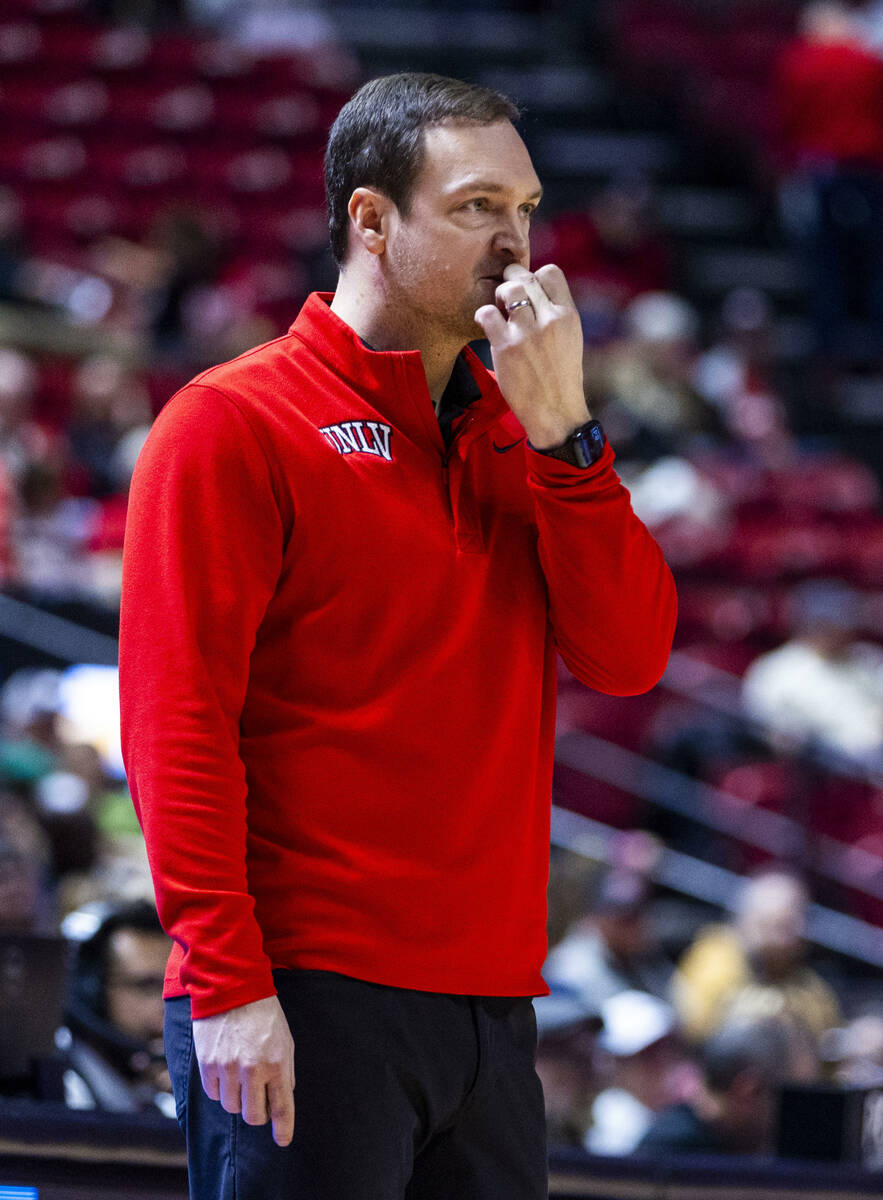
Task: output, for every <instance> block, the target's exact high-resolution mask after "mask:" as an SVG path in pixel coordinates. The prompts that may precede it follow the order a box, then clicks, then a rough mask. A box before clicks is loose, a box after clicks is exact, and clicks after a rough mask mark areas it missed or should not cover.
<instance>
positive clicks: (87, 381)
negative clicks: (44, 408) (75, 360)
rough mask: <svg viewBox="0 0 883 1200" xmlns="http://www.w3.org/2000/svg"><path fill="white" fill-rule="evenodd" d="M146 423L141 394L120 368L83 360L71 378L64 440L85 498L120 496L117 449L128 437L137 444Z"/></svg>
mask: <svg viewBox="0 0 883 1200" xmlns="http://www.w3.org/2000/svg"><path fill="white" fill-rule="evenodd" d="M151 420H152V412H151V407H150V398H149V396H148V394H147V390H146V388H145V387H144V385H143V383H141V382H140V380H138V378H137V377H136V376H135V375H134V374H133V373H132V372H131V371H130V370H128V369H127V368H126V367H125V366H123V364H122V363H121V362H119V361H118V360H117V359H112V358H106V357H100V356H96V357H93V358H87V359H84V360H83V362H82V363H81V364H80V365H79V367H78V368H77V370H76V373H75V375H74V384H73V411H72V413H71V419H70V422H69V424H68V428H67V435H68V441H69V443H70V447H71V452H72V456H73V459H74V462H75V463H76V464H77V465H78V466H79V467H80V468H81V470H82V471H83V472H84V475H85V479H84V484H85V487H86V489H87V490H88V493H89V494H90V495H92V496H97V497H103V496H107V495H109V494H111V493H113V492H117V491H120V490H123V489H122V488H121V486H120V485H121V472H120V466H119V461H118V452H119V446H120V444H121V442H122V441H123V439H124V438H125V437H126V436H127V435H129V434H131V433H133V432H140V433H141V434H142V439H141V440H142V442H143V439H144V437H146V436H147V432H148V430H149V428H150V423H151Z"/></svg>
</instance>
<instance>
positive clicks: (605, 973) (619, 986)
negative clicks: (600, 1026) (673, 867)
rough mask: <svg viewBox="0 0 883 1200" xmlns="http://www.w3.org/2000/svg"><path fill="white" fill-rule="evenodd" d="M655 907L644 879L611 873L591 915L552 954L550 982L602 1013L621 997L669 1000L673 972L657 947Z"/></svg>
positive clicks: (546, 971)
mask: <svg viewBox="0 0 883 1200" xmlns="http://www.w3.org/2000/svg"><path fill="white" fill-rule="evenodd" d="M652 901H653V893H652V889H651V886H650V884H649V881H648V880H647V878H646V877H645V876H644V875H642V874H639V873H638V872H636V871H629V870H625V869H623V868H614V869H612V870H610V871H608V872H607V873H606V874H605V876H604V878H603V879H602V881H601V886H600V888H599V889H598V891H597V892H596V893H595V895H594V896H591V897H587V902H586V905H585V907H586V910H587V911H586V912H585V913H584V915H582V916H580V917H579V918H578V919H577V920H576V921H575V922H574V924H573V926H572V927H571V928H570V929H569V930H568V932H567V934H566V936H565V937H564V938H563V939H562V940H561V941H560V942H559V943H558V945H557V946H555V947H554V948H553V949H552V950H551V951H550V952H549V956H548V958H547V959H546V963H545V966H544V968H543V975H544V977H545V979H546V981H547V982H548V983H550V984H552V983H553V982H554V983H557V984H563V985H565V986H567V987H571V988H574V989H575V990H576V991H577V992H578V993H579V995H580V996H581V997H582V999H583V1000H584V1001H585V1002H586V1003H587V1004H589V1005H591V1006H593V1007H594V1008H596V1009H598V1010H599V1011H600V1008H601V1005H602V1004H603V1003H604V1001H605V1000H609V999H610V998H611V996H616V995H618V994H619V993H620V992H625V991H632V990H635V991H638V992H649V993H650V995H652V996H658V997H665V996H667V995H668V989H669V984H670V981H671V976H672V970H673V968H672V966H671V964H670V963H669V962H668V960H667V959H666V958H665V957H664V956H663V954H662V952H661V951H660V949H659V947H658V945H656V944H655V942H656V939H655V937H654V932H653V928H652V916H651V910H652Z"/></svg>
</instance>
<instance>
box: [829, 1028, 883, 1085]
mask: <svg viewBox="0 0 883 1200" xmlns="http://www.w3.org/2000/svg"><path fill="white" fill-rule="evenodd" d="M822 1057H823V1058H824V1059H825V1061H826V1062H828V1063H831V1064H833V1066H834V1072H833V1073H834V1078H835V1079H836V1080H837V1082H838V1083H842V1084H845V1085H846V1086H847V1087H879V1086H881V1085H883V1012H880V1011H877V1012H868V1013H864V1014H862V1015H861V1016H858V1017H856V1018H855V1019H854V1020H852V1021H850V1022H849V1024H848V1025H846V1026H844V1027H843V1028H842V1029H830V1030H828V1033H827V1034H826V1035H825V1037H824V1038H823V1039H822Z"/></svg>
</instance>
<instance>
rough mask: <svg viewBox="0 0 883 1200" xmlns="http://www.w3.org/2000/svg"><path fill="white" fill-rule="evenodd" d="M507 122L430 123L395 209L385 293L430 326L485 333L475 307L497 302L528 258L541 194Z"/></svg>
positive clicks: (446, 331)
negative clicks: (409, 187) (512, 269)
mask: <svg viewBox="0 0 883 1200" xmlns="http://www.w3.org/2000/svg"><path fill="white" fill-rule="evenodd" d="M541 190H542V189H541V187H540V181H539V179H538V178H537V175H536V172H535V171H534V169H533V165H532V163H531V161H530V156H529V154H528V152H527V148H526V147H525V145H524V142H523V141H522V140H521V138H520V137H519V135H518V133H517V132H516V131H515V128H514V127H513V126H512V125H511V124H510V122H509V121H498V122H496V123H494V124H493V125H474V124H445V125H436V126H433V127H431V128H429V129H427V130H426V131H425V133H424V161H423V167H422V170H421V171H420V174H419V175H418V177H417V179H416V181H415V184H414V189H413V192H412V196H411V206H410V209H409V212H408V215H407V216H402V214H401V213H400V212H399V211H398V210H397V209H394V210H393V214H392V221H391V224H390V230H389V236H388V238H387V245H386V252H385V265H384V271H385V277H386V282H387V285H388V287H389V300H390V302H391V303H392V304H394V305H404V306H407V309H408V311H409V312H410V313H411V314H412V316H413V318H414V319H416V320H418V321H419V322H420V324H421V325H422V326H424V327H425V328H427V329H431V330H433V331H434V332H435V333H436V334H438V335H441V336H446V337H450V338H452V339H454V338H457V339H461V340H462V342H463V343H465V342H468V341H470V340H472V339H473V338H477V337H483V336H484V335H483V332H482V330H481V328H480V327H479V326H478V325H476V323H475V311H476V309H478V308H480V307H481V305H483V304H492V303H493V302H494V291H495V289H496V287H497V286H498V285H499V284H500V283H502V281H503V270H504V268H505V267H507V266H509V264H510V263H519V264H520V265H521V266H524V267H527V266H528V265H529V263H530V244H529V232H530V219H531V214H532V213H533V211H534V209H535V208H536V205H537V202H538V201H539V197H540V193H541Z"/></svg>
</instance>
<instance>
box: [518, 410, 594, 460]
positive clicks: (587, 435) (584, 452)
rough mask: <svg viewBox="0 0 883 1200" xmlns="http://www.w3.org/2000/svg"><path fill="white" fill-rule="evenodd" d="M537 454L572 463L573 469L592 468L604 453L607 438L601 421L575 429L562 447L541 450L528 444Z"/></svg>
mask: <svg viewBox="0 0 883 1200" xmlns="http://www.w3.org/2000/svg"><path fill="white" fill-rule="evenodd" d="M528 445H529V446H530V447H531V449H532V450H536V452H537V454H545V455H546V457H547V458H557V459H560V461H561V462H566V463H570V465H571V466H572V467H591V466H592V465H593V464H594V463H596V462H597V461H598V459H599V458H600V457H601V455H602V454H603V453H604V447H605V446H606V445H607V437H606V435H605V433H604V429H603V428H602V425H601V422H600V421H594V420H592V421H586V423H585V425H580V427H579V429H575V430H574V431H573V433H572V434H571V435H570V437H569V438H568V439H567V441H566V442H563V443H562V444H561V445H560V446H550V447H548V448H547V449H544V450H540V449H539V448H538V447H536V446H534V445H532V444H531V443H530V442H528Z"/></svg>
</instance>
